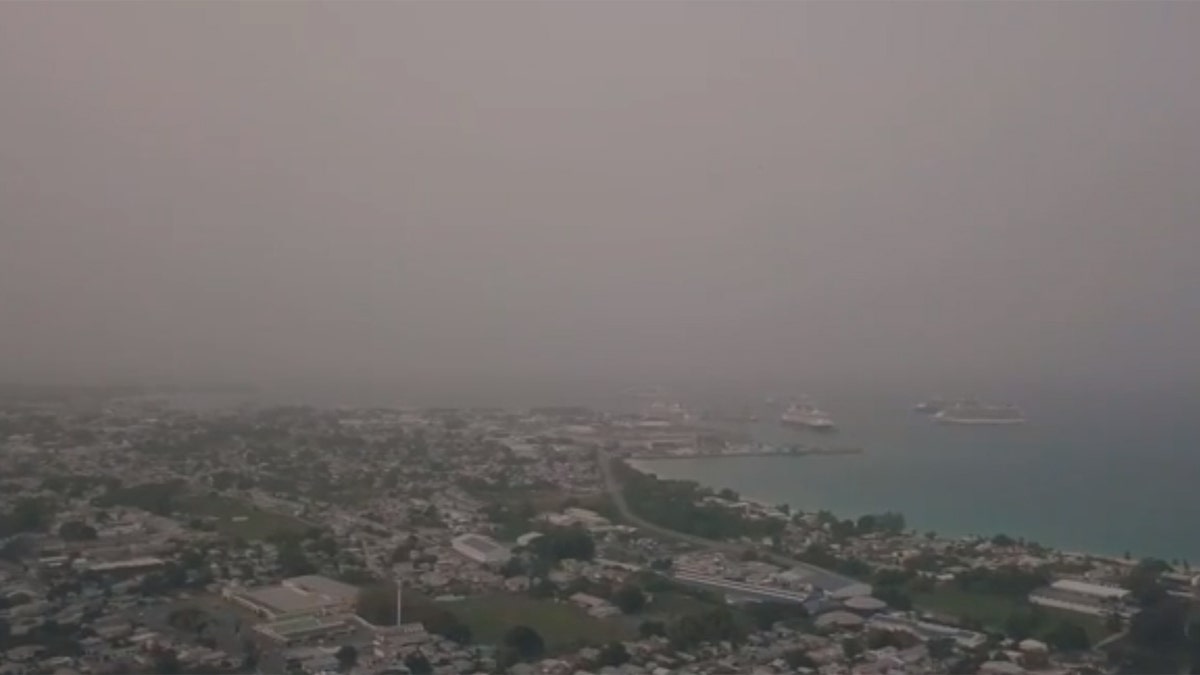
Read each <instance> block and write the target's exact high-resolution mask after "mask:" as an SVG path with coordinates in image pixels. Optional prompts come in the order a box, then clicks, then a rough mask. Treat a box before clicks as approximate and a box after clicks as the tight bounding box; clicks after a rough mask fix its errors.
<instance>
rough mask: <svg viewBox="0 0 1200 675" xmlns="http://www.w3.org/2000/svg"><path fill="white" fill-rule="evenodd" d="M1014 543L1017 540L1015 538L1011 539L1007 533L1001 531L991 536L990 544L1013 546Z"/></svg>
mask: <svg viewBox="0 0 1200 675" xmlns="http://www.w3.org/2000/svg"><path fill="white" fill-rule="evenodd" d="M1016 543H1017V541H1016V540H1015V539H1013V538H1012V537H1010V536H1008V535H1007V534H1003V533H1002V534H997V535H996V536H994V537H992V546H1004V547H1008V546H1013V545H1015V544H1016Z"/></svg>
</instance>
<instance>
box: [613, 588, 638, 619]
mask: <svg viewBox="0 0 1200 675" xmlns="http://www.w3.org/2000/svg"><path fill="white" fill-rule="evenodd" d="M612 602H613V604H614V605H616V606H617V607H618V608H619V609H620V610H621V611H622V612H624V613H626V614H633V613H635V612H640V611H642V608H643V607H645V606H646V594H645V593H643V592H642V589H640V588H638V587H637V586H629V585H626V586H622V587H621V588H619V589H617V592H616V593H613V597H612Z"/></svg>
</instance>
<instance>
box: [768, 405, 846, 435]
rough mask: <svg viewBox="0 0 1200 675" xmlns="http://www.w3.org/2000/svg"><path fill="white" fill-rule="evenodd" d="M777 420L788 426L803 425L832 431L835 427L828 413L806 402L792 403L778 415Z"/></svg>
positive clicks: (818, 429) (806, 427) (807, 427)
mask: <svg viewBox="0 0 1200 675" xmlns="http://www.w3.org/2000/svg"><path fill="white" fill-rule="evenodd" d="M779 421H780V422H781V423H783V424H786V425H788V426H793V427H804V428H805V429H814V430H816V431H833V429H834V428H835V427H834V424H833V418H832V417H830V416H829V413H827V412H825V411H824V410H821V409H820V408H818V407H816V406H814V405H809V404H807V403H795V404H792V406H791V407H789V408H788V409H787V410H786V411H784V413H783V414H782V415H780V416H779Z"/></svg>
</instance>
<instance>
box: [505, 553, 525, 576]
mask: <svg viewBox="0 0 1200 675" xmlns="http://www.w3.org/2000/svg"><path fill="white" fill-rule="evenodd" d="M525 570H526V565H525V561H524V560H522V559H521V558H519V557H517V556H513V557H511V558H509V559H508V561H507V562H505V563H504V564H503V565H501V566H500V574H501V575H502V576H504V578H505V579H508V578H511V577H517V576H521V575H522V574H525Z"/></svg>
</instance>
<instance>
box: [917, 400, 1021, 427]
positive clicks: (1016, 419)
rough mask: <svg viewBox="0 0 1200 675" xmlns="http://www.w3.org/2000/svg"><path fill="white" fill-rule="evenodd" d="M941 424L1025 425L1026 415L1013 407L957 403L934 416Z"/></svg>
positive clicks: (966, 402) (972, 402)
mask: <svg viewBox="0 0 1200 675" xmlns="http://www.w3.org/2000/svg"><path fill="white" fill-rule="evenodd" d="M933 421H935V422H938V423H940V424H1024V423H1025V414H1024V413H1022V412H1021V411H1020V409H1018V408H1017V407H1016V406H1013V405H1007V404H1005V405H991V404H985V403H980V402H978V401H970V400H967V401H955V402H954V403H951V404H950V405H947V406H945V407H943V408H942V409H941V410H939V411H938V412H937V414H935V415H934V416H933Z"/></svg>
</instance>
